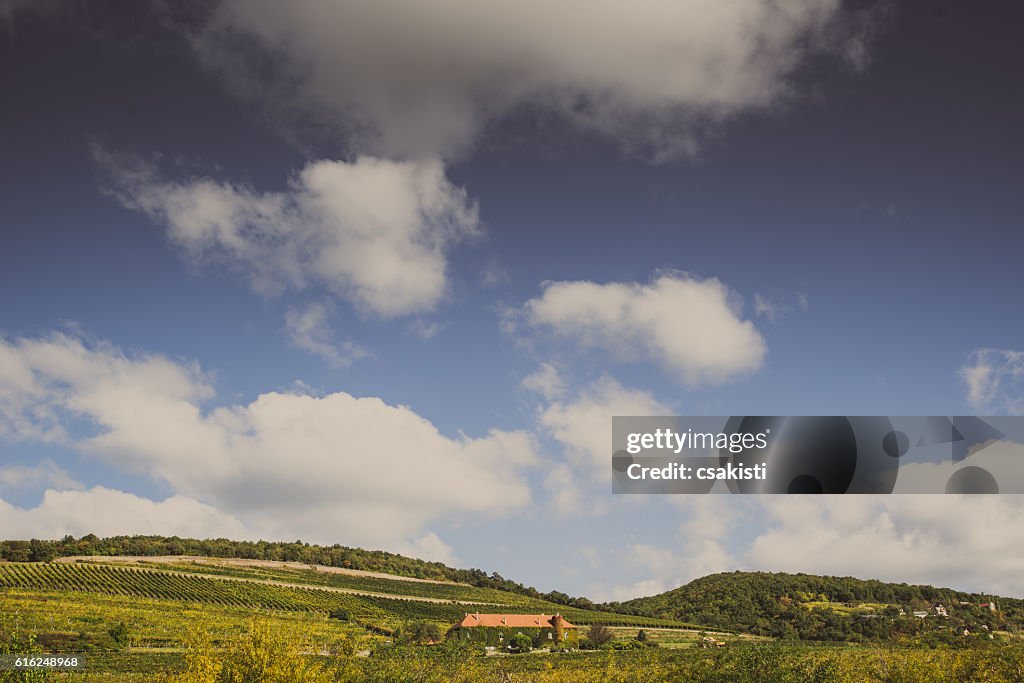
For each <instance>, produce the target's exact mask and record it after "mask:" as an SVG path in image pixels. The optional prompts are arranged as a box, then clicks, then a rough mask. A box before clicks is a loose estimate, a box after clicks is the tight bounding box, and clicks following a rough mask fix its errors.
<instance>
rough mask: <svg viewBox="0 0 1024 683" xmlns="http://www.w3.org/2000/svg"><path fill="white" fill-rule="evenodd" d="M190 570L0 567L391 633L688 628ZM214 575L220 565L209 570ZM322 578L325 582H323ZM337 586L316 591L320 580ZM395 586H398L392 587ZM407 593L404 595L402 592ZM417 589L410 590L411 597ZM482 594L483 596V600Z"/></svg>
mask: <svg viewBox="0 0 1024 683" xmlns="http://www.w3.org/2000/svg"><path fill="white" fill-rule="evenodd" d="M189 569H190V571H189V572H184V571H178V570H176V569H168V568H166V567H163V566H162V567H161V568H156V567H149V566H147V567H138V566H117V565H104V564H100V563H95V562H81V563H75V564H55V563H8V564H0V589H3V588H11V589H27V590H60V591H70V592H85V593H90V594H103V595H128V596H139V597H145V598H151V599H161V600H171V601H180V602H188V603H201V604H209V605H217V606H223V607H249V608H256V609H266V610H277V611H295V612H320V613H324V614H330V613H335V614H340V613H344V614H346V615H347V617H346V618H347V619H348V620H350V621H351V622H353V623H355V624H358V625H361V626H364V627H370V628H373V629H380V630H385V631H390V630H392V629H394V628H397V627H398V626H400V625H401V624H402V623H404V622H406V621H410V620H427V621H433V622H437V623H439V624H445V625H450V624H452V623H454V622H456V621H458V620H459V619H461V618H462V616H463V615H464V614H465V613H466V612H474V611H476V612H493V611H498V610H500V611H502V612H510V613H535V612H545V613H547V614H554V613H555V612H559V611H560V612H561V613H562V614H564V615H565V617H566V618H567V619H569V620H570V621H571V622H572V623H576V624H581V625H586V624H592V623H605V624H617V625H638V626H658V625H662V626H685V625H686V624H684V623H681V622H677V621H673V620H666V619H657V618H653V617H639V616H633V615H625V614H614V613H609V612H599V611H595V610H584V609H579V608H572V607H564V606H561V605H556V604H554V603H550V602H546V601H543V600H538V599H535V598H527V597H524V596H522V595H518V594H514V593H506V592H504V591H498V590H493V589H479V588H474V587H472V586H450V585H446V584H431V583H414V582H410V581H401V580H388V579H373V581H374V584H373V585H374V587H376V588H377V589H378V590H377V591H375V592H374V593H375V594H372V595H370V594H361V593H354V592H348V591H349V590H355V589H352V588H350V587H347V586H345V585H344V582H345V580H347V579H350V578H356V579H363V578H365V577H348V576H344V575H327V574H326V573H321V572H315V571H297V570H284V569H282V570H279V571H276V572H268V571H267V570H259V569H248V568H242V567H233V568H230V576H225V575H223V574H222V573H221V574H213V573H211V574H203V573H200V572H201V570H203V569H207V566H206V565H196V566H191V567H189ZM208 569H209V570H210V571H211V572H214V571H216V570H217V568H216V567H209V568H208ZM321 574H323V577H321ZM314 577H315V578H317V579H320V578H323V580H324V581H325V582H328V581H331V582H333V583H331V584H330V585H327V584H320V585H309V582H310V581H311V580H313V578H314ZM386 584H394V585H386ZM451 588H455V589H458V590H461V591H462V592H463V593H462V595H463V597H468V598H471V599H472V598H477V599H478V600H479V598H488V600H481V601H478V602H470V601H463V602H458V601H455V600H451V599H447V598H445V599H440V598H438V597H436V591H438V590H448V589H451ZM399 590H402V591H406V592H405V593H398V592H397V591H399ZM410 591H411V592H410ZM478 595H479V597H477V596H478Z"/></svg>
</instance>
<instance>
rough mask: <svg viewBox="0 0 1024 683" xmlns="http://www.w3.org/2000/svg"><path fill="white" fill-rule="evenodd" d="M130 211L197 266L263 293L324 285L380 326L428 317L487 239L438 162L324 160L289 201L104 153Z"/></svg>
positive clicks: (305, 174)
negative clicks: (210, 265)
mask: <svg viewBox="0 0 1024 683" xmlns="http://www.w3.org/2000/svg"><path fill="white" fill-rule="evenodd" d="M95 154H96V157H97V160H98V162H99V163H100V164H101V166H102V167H104V168H105V170H107V171H108V173H109V175H110V176H111V178H112V180H113V185H114V190H113V191H114V193H115V195H116V196H117V197H118V198H119V200H120V201H121V202H122V203H123V204H124V205H126V206H128V207H130V208H134V209H137V210H140V211H143V212H145V213H146V214H148V215H149V216H151V217H153V218H154V219H156V220H158V221H160V222H162V223H164V224H165V225H166V227H167V231H168V235H169V236H170V239H171V241H172V242H173V243H175V244H176V245H178V246H180V247H181V248H183V250H184V251H185V252H186V253H187V254H188V255H189V256H190V257H192V258H193V259H195V260H198V261H221V262H225V263H227V264H230V265H231V266H233V267H234V268H236V269H238V270H239V271H241V272H242V273H243V274H244V275H245V276H246V277H248V279H249V281H250V282H251V284H252V286H253V288H254V289H256V290H257V291H259V292H261V293H266V294H276V293H280V292H282V291H284V290H287V289H302V288H305V287H310V286H318V285H322V286H325V287H327V289H329V290H330V291H331V292H333V293H334V294H335V295H337V296H339V297H342V298H344V299H347V300H348V301H351V302H352V303H353V304H355V305H356V306H357V307H359V308H360V309H363V310H366V311H369V312H372V313H374V314H376V315H379V316H382V317H395V316H402V315H408V314H412V313H418V312H423V311H430V310H432V309H434V308H435V307H436V306H437V305H438V304H439V303H440V302H441V300H442V298H443V297H444V296H445V294H446V291H447V287H448V277H447V270H448V260H447V253H448V251H449V250H450V249H451V247H452V246H454V245H455V244H458V243H459V242H462V241H464V240H466V239H470V238H472V237H475V236H477V235H479V234H480V232H481V228H480V224H479V220H478V215H477V207H476V205H475V204H474V203H473V202H472V201H470V200H469V199H468V198H467V196H466V193H465V191H464V190H462V189H461V188H458V187H456V186H454V185H452V184H451V183H450V182H449V181H448V179H447V178H446V177H445V173H444V168H443V166H442V165H441V164H440V162H436V161H415V162H412V161H409V162H397V161H388V160H384V159H375V158H371V157H360V158H359V159H357V160H355V161H353V162H351V163H346V162H341V161H317V162H313V163H310V164H309V165H307V166H306V167H305V168H304V169H303V170H302V171H301V172H300V173H299V174H298V175H297V176H295V177H294V178H292V180H291V182H290V187H289V189H288V191H286V192H268V193H257V192H255V191H253V190H251V189H249V188H245V187H235V186H233V185H230V184H227V183H220V182H216V181H214V180H210V179H198V180H190V181H187V182H173V181H166V180H163V179H161V178H159V177H158V176H157V174H156V173H155V172H154V171H153V169H151V168H146V167H140V166H139V164H138V163H135V164H134V166H133V165H132V164H129V163H124V162H123V160H117V159H114V158H113V157H111V155H109V154H107V153H105V152H103V151H102V150H98V149H97V150H96V152H95Z"/></svg>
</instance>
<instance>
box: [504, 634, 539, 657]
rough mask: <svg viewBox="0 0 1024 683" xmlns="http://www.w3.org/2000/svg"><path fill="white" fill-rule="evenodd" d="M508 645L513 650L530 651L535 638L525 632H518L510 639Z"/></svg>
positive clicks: (517, 651)
mask: <svg viewBox="0 0 1024 683" xmlns="http://www.w3.org/2000/svg"><path fill="white" fill-rule="evenodd" d="M508 646H509V650H511V651H512V652H516V653H519V652H529V651H530V650H532V649H533V639H531V638H530V636H528V635H526V634H525V633H517V634H515V635H514V636H512V637H511V638H510V639H509V642H508Z"/></svg>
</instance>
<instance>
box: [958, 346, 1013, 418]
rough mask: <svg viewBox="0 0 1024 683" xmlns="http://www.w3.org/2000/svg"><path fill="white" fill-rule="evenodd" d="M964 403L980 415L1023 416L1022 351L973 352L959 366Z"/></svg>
mask: <svg viewBox="0 0 1024 683" xmlns="http://www.w3.org/2000/svg"><path fill="white" fill-rule="evenodd" d="M960 378H961V379H962V380H963V382H964V384H966V385H967V403H969V404H970V406H971V407H972V408H973V409H974V410H976V411H978V412H979V413H989V412H998V413H1006V414H1008V415H1024V351H1010V350H1007V349H975V350H974V351H972V352H971V354H970V355H969V356H968V357H967V362H965V363H964V364H963V365H962V366H961V367H960Z"/></svg>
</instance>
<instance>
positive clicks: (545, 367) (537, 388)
mask: <svg viewBox="0 0 1024 683" xmlns="http://www.w3.org/2000/svg"><path fill="white" fill-rule="evenodd" d="M521 385H522V387H523V388H524V389H529V390H530V391H533V392H536V393H538V394H540V395H541V396H543V397H544V398H545V399H547V400H548V401H551V400H553V399H556V398H560V397H562V396H564V395H565V380H563V379H562V376H561V375H560V374H559V372H558V369H557V368H556V367H555V366H554V365H552V364H551V363H541V364H540V367H538V368H537V369H536V370H534V371H533V372H532V373H530V374H529V375H527V376H526V377H524V378H523V381H522V383H521Z"/></svg>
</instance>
